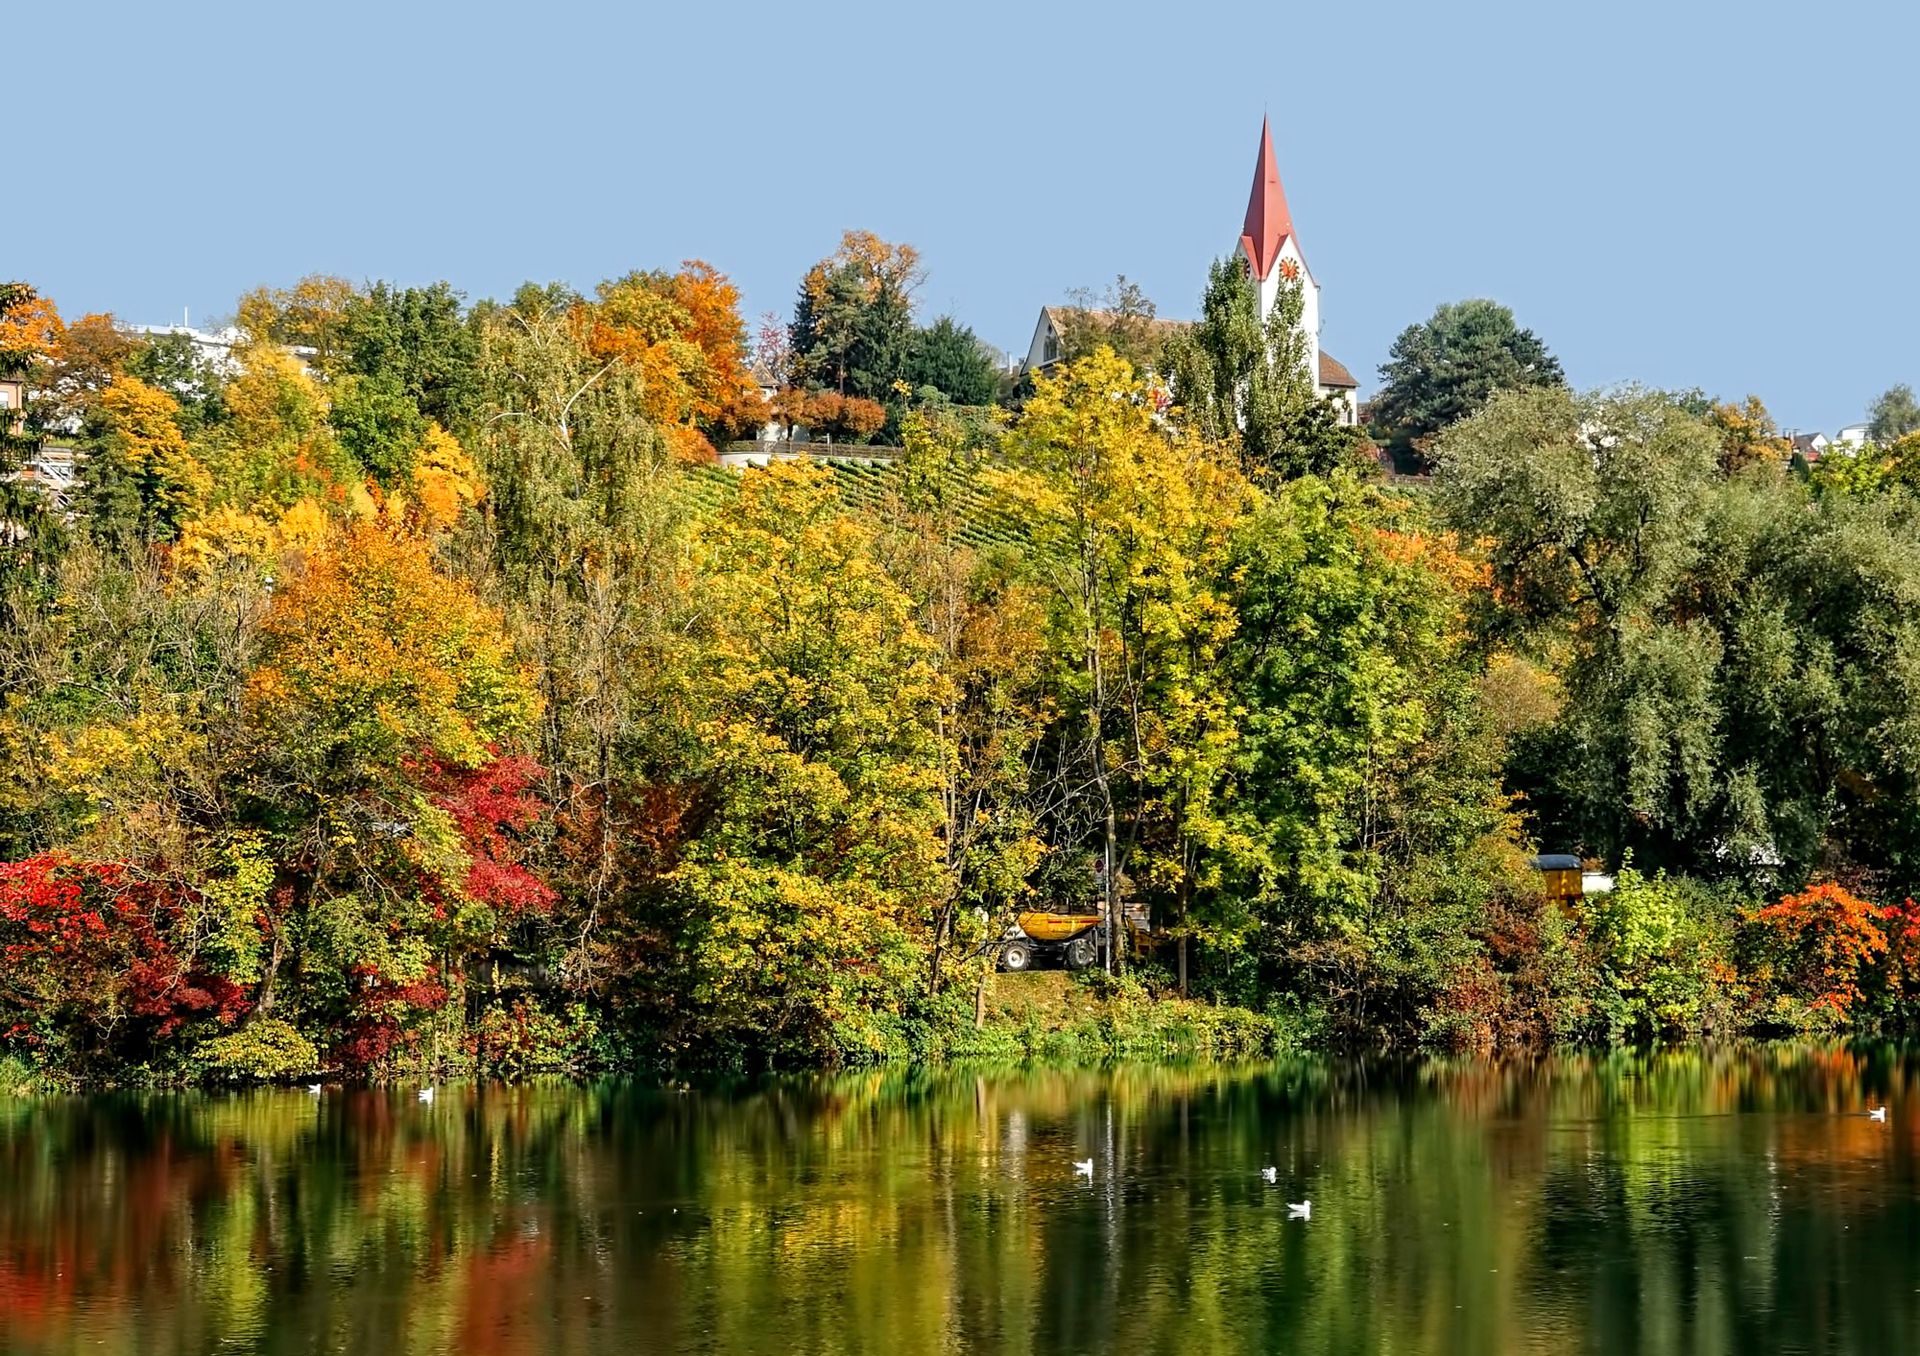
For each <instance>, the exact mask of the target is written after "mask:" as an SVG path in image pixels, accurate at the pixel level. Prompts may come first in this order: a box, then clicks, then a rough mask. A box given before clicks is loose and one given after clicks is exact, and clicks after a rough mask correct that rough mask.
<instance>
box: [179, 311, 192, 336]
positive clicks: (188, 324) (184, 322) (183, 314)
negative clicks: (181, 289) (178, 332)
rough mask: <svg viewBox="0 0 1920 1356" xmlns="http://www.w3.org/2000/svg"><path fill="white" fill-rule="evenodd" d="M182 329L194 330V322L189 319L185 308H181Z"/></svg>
mask: <svg viewBox="0 0 1920 1356" xmlns="http://www.w3.org/2000/svg"><path fill="white" fill-rule="evenodd" d="M180 328H181V329H183V330H190V329H192V328H193V322H192V321H191V320H188V319H187V308H186V307H184V306H182V307H181V308H180Z"/></svg>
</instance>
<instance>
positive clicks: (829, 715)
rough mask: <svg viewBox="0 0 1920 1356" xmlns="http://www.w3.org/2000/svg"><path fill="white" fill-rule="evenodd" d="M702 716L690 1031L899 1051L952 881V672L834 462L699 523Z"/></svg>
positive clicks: (746, 483)
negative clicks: (835, 475)
mask: <svg viewBox="0 0 1920 1356" xmlns="http://www.w3.org/2000/svg"><path fill="white" fill-rule="evenodd" d="M700 545H701V547H702V548H703V552H704V557H705V559H704V571H705V573H706V574H707V576H708V579H707V583H708V587H709V588H710V589H711V594H710V597H711V599H712V606H711V608H710V611H709V613H708V616H709V618H710V628H711V629H710V631H709V632H708V634H707V635H706V636H705V637H704V642H705V643H704V644H703V645H702V646H701V653H700V654H699V655H698V657H697V658H696V659H695V661H694V662H695V671H694V674H693V681H694V683H695V684H696V685H697V688H698V693H697V697H696V700H697V701H698V702H699V703H700V704H701V705H702V706H703V707H704V710H705V714H704V718H703V719H700V720H699V721H698V723H697V725H696V728H695V729H694V731H693V736H694V743H695V746H696V747H697V749H698V751H699V754H698V756H699V758H700V760H701V762H702V765H703V767H704V778H703V780H704V783H705V787H706V796H707V799H708V800H709V802H710V805H711V807H712V808H711V812H710V817H709V819H708V821H707V824H706V827H705V831H704V832H703V833H702V834H701V835H700V836H699V837H698V838H697V839H696V840H695V841H694V842H693V843H692V844H691V845H690V847H689V848H688V850H687V852H686V855H685V859H684V861H683V863H682V865H681V866H680V868H679V869H678V870H677V872H675V873H674V876H673V878H672V882H671V887H672V891H673V895H674V899H675V901H676V906H677V908H678V910H679V913H680V917H679V920H678V927H679V929H680V935H681V937H682V939H683V940H682V941H681V943H680V945H681V946H682V947H683V949H684V952H683V954H684V957H685V961H686V970H687V971H688V972H689V973H690V974H691V977H692V985H691V990H690V992H689V993H688V994H687V995H686V997H687V998H688V999H689V1000H690V1001H691V1004H692V1007H691V1010H690V1011H689V1012H686V1013H683V1014H680V1017H681V1020H680V1021H679V1022H677V1023H674V1024H673V1029H674V1030H676V1031H678V1032H679V1034H680V1038H681V1039H683V1040H686V1041H688V1042H692V1041H693V1040H695V1039H700V1040H707V1041H712V1040H733V1041H738V1042H742V1043H745V1044H750V1045H753V1046H756V1047H758V1048H760V1049H762V1050H765V1051H766V1052H768V1053H771V1054H774V1055H778V1054H780V1053H782V1052H789V1053H791V1052H808V1051H814V1052H818V1051H830V1052H833V1053H834V1054H835V1055H837V1056H838V1057H839V1058H842V1059H860V1058H873V1057H878V1056H881V1055H883V1054H900V1053H903V1049H904V1047H903V1045H902V1039H903V1037H902V1018H903V1015H904V1012H905V1005H906V1003H907V1002H908V1000H909V998H910V995H911V993H912V991H913V990H914V989H915V988H916V987H917V985H918V982H919V979H920V969H919V964H918V959H919V956H920V955H921V952H920V950H919V948H918V947H917V946H916V945H915V942H916V941H920V940H923V939H924V937H925V934H926V929H927V926H928V921H929V918H930V916H931V911H932V909H933V908H934V906H935V904H936V901H937V899H938V895H939V887H938V868H939V854H938V843H937V832H938V828H939V824H940V807H939V803H938V797H937V787H938V782H939V774H940V765H941V759H940V754H939V749H938V744H937V735H936V733H935V728H934V716H935V712H936V709H937V706H938V697H939V682H938V676H937V674H936V672H935V669H934V665H933V663H932V648H931V646H930V645H929V643H928V641H927V640H926V638H925V637H924V635H923V634H922V633H921V631H920V630H919V628H918V627H917V626H915V624H914V618H913V615H912V607H911V602H910V600H909V598H908V597H907V595H906V594H905V593H904V592H903V591H902V590H901V588H900V587H899V586H898V585H897V584H896V583H895V582H894V581H893V580H891V579H890V578H888V577H887V574H886V572H885V571H884V570H883V569H882V568H881V567H880V564H879V562H878V561H877V560H876V559H875V558H874V554H873V542H872V536H871V533H870V531H869V530H868V529H866V528H864V527H862V526H860V525H858V524H856V523H855V522H853V521H852V520H851V519H849V518H847V517H846V516H845V515H843V514H842V513H841V512H840V510H839V506H838V500H837V496H836V494H835V491H834V489H833V484H832V477H831V475H830V474H829V473H827V472H825V471H823V470H820V469H818V468H813V467H809V466H804V465H798V464H781V465H775V466H772V467H768V468H766V469H764V470H754V471H751V472H749V473H748V474H747V475H746V476H744V477H743V478H742V481H741V484H740V488H739V493H738V497H737V499H736V500H735V501H734V502H733V503H732V504H730V505H729V506H728V507H727V508H726V509H725V511H723V512H722V513H721V514H720V515H719V516H718V518H717V520H716V521H715V522H714V523H713V524H712V525H711V527H710V528H709V529H708V531H707V532H706V533H705V535H704V538H703V540H702V541H701V543H700Z"/></svg>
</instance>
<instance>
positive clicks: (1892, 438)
mask: <svg viewBox="0 0 1920 1356" xmlns="http://www.w3.org/2000/svg"><path fill="white" fill-rule="evenodd" d="M1867 421H1868V422H1867V437H1868V438H1869V439H1871V440H1872V441H1873V442H1876V443H1878V444H1879V445H1880V446H1882V447H1888V446H1890V445H1892V444H1893V443H1894V442H1896V441H1898V440H1899V439H1901V438H1904V437H1905V436H1906V435H1907V434H1909V433H1915V432H1920V401H1916V400H1915V399H1914V397H1913V387H1911V386H1909V385H1907V384H1906V383H1905V382H1901V383H1900V384H1899V385H1897V386H1890V387H1888V388H1887V389H1886V390H1884V391H1882V392H1881V393H1880V394H1879V395H1878V396H1876V397H1875V398H1874V401H1873V404H1872V405H1871V406H1870V407H1869V408H1868V410H1867Z"/></svg>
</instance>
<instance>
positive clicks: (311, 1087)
mask: <svg viewBox="0 0 1920 1356" xmlns="http://www.w3.org/2000/svg"><path fill="white" fill-rule="evenodd" d="M307 1091H308V1092H310V1093H312V1094H313V1095H314V1096H315V1097H318V1096H319V1095H320V1085H319V1084H318V1083H309V1084H307Z"/></svg>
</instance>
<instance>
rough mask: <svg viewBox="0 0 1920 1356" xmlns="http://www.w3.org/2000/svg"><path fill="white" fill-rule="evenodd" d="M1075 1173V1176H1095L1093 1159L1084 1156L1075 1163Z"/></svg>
mask: <svg viewBox="0 0 1920 1356" xmlns="http://www.w3.org/2000/svg"><path fill="white" fill-rule="evenodd" d="M1073 1175H1074V1176H1075V1177H1091V1176H1093V1160H1092V1159H1091V1158H1083V1159H1081V1160H1080V1161H1079V1162H1077V1163H1075V1164H1074V1165H1073Z"/></svg>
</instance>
